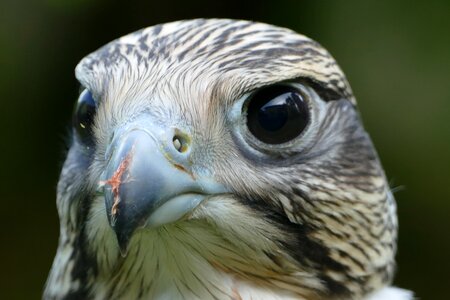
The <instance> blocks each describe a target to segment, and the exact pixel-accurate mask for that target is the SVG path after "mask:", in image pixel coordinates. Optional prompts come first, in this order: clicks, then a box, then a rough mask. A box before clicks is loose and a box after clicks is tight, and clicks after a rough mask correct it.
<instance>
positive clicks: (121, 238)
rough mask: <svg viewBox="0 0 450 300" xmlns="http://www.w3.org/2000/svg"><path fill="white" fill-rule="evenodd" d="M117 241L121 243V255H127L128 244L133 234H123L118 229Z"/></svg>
mask: <svg viewBox="0 0 450 300" xmlns="http://www.w3.org/2000/svg"><path fill="white" fill-rule="evenodd" d="M116 236H117V243H118V245H119V250H120V255H121V256H122V257H126V256H127V254H128V246H129V244H130V237H131V234H129V235H128V234H121V233H120V232H119V231H116Z"/></svg>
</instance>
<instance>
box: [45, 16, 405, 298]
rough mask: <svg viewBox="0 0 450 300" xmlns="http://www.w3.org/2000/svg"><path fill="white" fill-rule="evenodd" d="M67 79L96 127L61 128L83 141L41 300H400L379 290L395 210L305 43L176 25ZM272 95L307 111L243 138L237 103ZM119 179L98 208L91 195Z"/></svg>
mask: <svg viewBox="0 0 450 300" xmlns="http://www.w3.org/2000/svg"><path fill="white" fill-rule="evenodd" d="M76 77H77V79H78V80H79V81H80V83H81V84H82V85H83V87H85V89H86V90H87V91H89V94H86V93H84V94H82V96H80V100H79V107H80V106H81V105H82V104H83V103H91V102H92V101H95V111H94V112H93V113H90V114H86V113H84V112H85V111H84V110H80V109H79V110H78V112H77V115H76V116H77V117H79V115H78V114H81V116H82V117H83V118H84V119H82V120H83V121H84V120H88V121H86V124H87V125H88V126H86V124H84V123H82V124H81V125H82V128H81V129H80V128H77V122H75V125H74V137H73V143H72V145H71V148H70V151H69V153H68V156H67V159H66V162H65V164H64V168H63V170H62V173H61V178H60V182H59V185H58V200H57V204H58V211H59V215H60V221H61V236H60V243H59V246H58V253H57V255H56V257H55V261H54V264H53V267H52V270H51V273H50V275H49V278H48V281H47V285H46V289H45V294H44V298H46V299H63V298H64V299H74V298H76V299H78V298H83V299H86V298H92V299H244V300H245V299H392V300H394V299H410V294H409V293H408V292H405V291H402V290H399V289H395V288H389V287H388V286H389V285H390V283H391V282H392V278H393V275H394V269H395V262H394V255H395V252H396V239H397V217H396V206H395V201H394V198H393V196H392V193H391V191H390V189H389V186H388V184H387V182H386V178H385V175H384V172H383V169H382V167H381V165H380V162H379V160H378V157H377V154H376V152H375V149H374V147H373V145H372V143H371V141H370V138H369V136H368V134H367V133H366V132H365V130H364V128H363V126H362V124H361V122H360V118H359V114H358V111H357V109H356V102H355V99H354V97H353V95H352V91H351V89H350V86H349V85H348V83H347V81H346V78H345V76H344V74H343V73H342V71H341V70H340V68H339V67H338V65H337V64H336V62H335V60H334V59H333V58H332V57H331V56H330V54H329V53H328V52H327V51H326V50H325V49H324V48H322V47H321V46H320V45H319V44H318V43H316V42H314V41H312V40H310V39H309V38H307V37H305V36H302V35H299V34H297V33H295V32H293V31H290V30H288V29H283V28H279V27H275V26H271V25H266V24H261V23H252V22H247V21H234V20H223V19H213V20H203V19H198V20H192V21H181V22H174V23H168V24H163V25H157V26H153V27H149V28H146V29H143V30H140V31H138V32H135V33H132V34H130V35H127V36H125V37H122V38H120V39H118V40H115V41H113V42H111V43H109V44H108V45H106V46H104V47H103V48H101V49H99V50H97V51H96V52H94V53H92V54H90V55H88V56H87V57H86V58H84V59H83V60H82V61H81V62H80V64H79V65H78V66H77V68H76ZM273 86H275V87H278V89H281V90H283V91H284V90H285V89H288V91H289V92H286V93H288V94H289V95H290V96H289V97H291V98H289V99H290V100H289V101H294V100H295V99H297V98H295V97H300V98H301V102H298V101H300V100H298V99H300V98H298V99H297V100H295V101H297V102H296V105H297V106H298V105H301V104H302V105H303V104H304V105H305V107H306V110H307V115H306V116H305V118H306V120H307V122H305V124H306V127H305V128H304V129H302V130H298V132H299V133H298V135H297V136H295V137H293V138H290V139H289V140H288V141H284V140H283V142H282V143H266V142H263V141H262V140H261V139H259V138H258V137H257V135H255V134H254V132H253V131H252V130H253V129H249V127H248V122H249V121H248V118H249V117H250V115H251V114H252V112H251V111H250V106H249V103H251V101H253V100H252V99H253V98H252V97H256V96H254V95H256V94H257V93H262V94H263V95H264V93H265V91H269V89H270V88H271V87H273ZM280 87H281V88H280ZM261 91H262V92H261ZM270 91H271V92H273V91H277V90H276V89H275V90H273V89H272V90H270ZM286 93H284V92H283V94H282V95H288V94H286ZM86 95H88V96H86ZM86 97H92V99H91V98H86ZM292 97H294V98H295V99H294V98H292ZM280 99H281V98H280ZM292 99H294V100H292ZM83 101H87V102H83ZM89 101H91V102H89ZM255 101H256V100H255ZM80 103H81V104H80ZM305 103H306V104H305ZM91 104H92V103H91ZM92 107H93V106H92ZM283 108H284V106H283ZM92 109H93V108H92ZM83 113H84V114H83ZM290 113H291V112H290ZM259 116H260V117H261V115H259ZM272 117H273V116H272ZM258 120H261V118H260V119H258ZM276 120H277V119H275V121H276ZM283 120H284V119H283ZM261 122H262V121H261ZM78 123H80V122H78ZM299 124H300V123H299ZM263 125H264V124H263ZM270 126H274V125H273V124H272V125H270ZM283 126H285V125H283ZM298 126H300V125H298ZM86 127H87V128H86ZM283 128H284V127H283ZM277 130H278V129H277ZM283 130H284V129H283ZM293 130H296V129H295V128H294V129H293ZM279 131H280V132H282V130H279ZM275 132H278V131H275ZM271 138H272V139H275V140H276V139H277V135H276V134H274V137H271ZM172 143H173V145H175V148H173V145H172ZM135 144H136V145H137V146H136V151H135V150H132V151H130V150H129V148H130V145H132V149H135V148H134V147H135ZM174 149H175V150H174ZM181 149H183V151H181ZM129 160H130V161H129ZM125 162H127V164H126V167H124V169H120V166H124V163H125ZM148 166H151V167H148ZM174 166H176V167H174ZM118 171H120V174H122V173H123V176H127V177H120V178H118V181H117V182H118V186H117V187H116V190H115V191H116V192H117V193H113V192H114V191H111V189H110V188H108V185H105V184H104V183H105V182H107V180H108V179H110V178H112V175H114V174H118ZM121 176H122V175H121ZM124 178H127V179H129V180H123V179H124ZM147 178H150V179H147ZM105 186H106V187H105ZM119 187H120V190H121V192H120V193H119ZM136 189H137V190H136ZM141 191H146V192H145V193H144V192H142V193H141ZM149 191H150V192H149ZM153 191H155V192H153ZM174 191H181V192H174ZM111 195H113V196H114V197H113V198H114V201H113V203H112V201H111V199H112V198H111V197H112V196H111ZM130 195H131V196H130ZM154 195H156V196H154ZM158 195H161V196H158ZM141 196H142V197H141ZM117 197H121V198H120V199H119V198H117ZM152 197H153V198H152ZM154 197H156V198H154ZM150 198H151V200H149V199H150ZM119 200H120V201H119ZM155 203H156V204H155ZM186 203H189V207H188V208H185V205H186ZM180 207H181V208H180ZM111 208H112V209H114V211H115V213H114V214H113V215H111ZM180 209H181V212H183V213H179V211H180ZM116 214H117V218H116ZM370 297H372V298H370Z"/></svg>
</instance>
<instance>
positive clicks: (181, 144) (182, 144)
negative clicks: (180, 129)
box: [172, 134, 189, 153]
mask: <svg viewBox="0 0 450 300" xmlns="http://www.w3.org/2000/svg"><path fill="white" fill-rule="evenodd" d="M172 143H173V147H174V148H175V149H176V150H177V151H178V152H180V153H183V152H186V150H187V149H188V146H189V145H188V141H187V139H186V138H185V137H184V136H182V135H179V134H175V136H174V137H173V139H172Z"/></svg>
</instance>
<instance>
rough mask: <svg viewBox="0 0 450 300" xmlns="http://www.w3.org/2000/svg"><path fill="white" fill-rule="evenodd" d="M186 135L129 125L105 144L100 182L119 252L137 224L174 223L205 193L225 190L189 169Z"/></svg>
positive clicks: (199, 200)
mask: <svg viewBox="0 0 450 300" xmlns="http://www.w3.org/2000/svg"><path fill="white" fill-rule="evenodd" d="M187 140H188V139H184V138H176V137H175V138H174V134H173V130H164V129H160V130H154V132H150V131H148V130H146V129H139V128H138V129H135V128H133V129H131V130H127V131H125V132H124V133H122V134H120V133H119V134H117V136H116V138H114V140H113V141H112V143H111V145H110V146H109V148H108V151H107V154H106V155H107V158H109V161H108V164H107V166H106V169H105V172H104V173H103V180H102V181H101V182H100V183H101V186H103V189H104V196H105V207H106V213H107V216H108V221H109V223H110V225H111V227H112V229H113V230H114V232H115V233H116V236H117V240H118V243H119V247H120V251H121V253H122V255H126V253H127V249H128V244H129V241H130V239H131V237H132V235H133V233H134V231H135V230H136V229H137V228H141V227H145V226H149V227H157V226H161V225H164V224H168V223H172V222H175V221H177V220H179V219H180V218H182V217H183V216H184V215H186V214H188V213H189V212H190V211H192V210H193V209H194V208H195V207H196V206H197V205H198V204H200V203H201V202H202V200H204V199H205V198H206V197H208V196H210V195H212V194H219V193H223V192H225V188H224V187H223V186H222V185H221V184H219V183H217V182H215V181H214V180H212V179H211V178H210V177H201V176H196V175H194V174H193V173H192V171H191V166H190V165H189V163H190V160H189V155H190V145H189V144H188V143H187V142H186V141H187ZM181 142H184V143H185V144H184V145H181ZM183 147H184V148H183Z"/></svg>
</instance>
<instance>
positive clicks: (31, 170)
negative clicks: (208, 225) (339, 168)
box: [0, 0, 450, 299]
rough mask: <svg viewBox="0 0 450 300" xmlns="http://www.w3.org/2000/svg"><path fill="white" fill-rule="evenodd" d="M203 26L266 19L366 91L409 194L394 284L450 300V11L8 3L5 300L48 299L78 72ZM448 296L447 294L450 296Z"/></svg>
mask: <svg viewBox="0 0 450 300" xmlns="http://www.w3.org/2000/svg"><path fill="white" fill-rule="evenodd" d="M194 17H231V18H243V19H251V20H258V21H263V22H267V23H272V24H276V25H280V26H285V27H289V28H292V29H294V30H296V31H298V32H301V33H304V34H306V35H308V36H310V37H312V38H314V39H315V40H317V41H319V42H320V43H321V44H323V45H324V46H325V47H326V48H328V50H330V52H331V53H332V54H333V55H334V56H335V57H336V59H337V60H338V62H339V63H340V65H341V67H342V68H343V69H344V71H345V72H346V74H347V77H348V79H349V81H350V83H351V85H352V87H353V89H354V92H355V94H356V97H357V99H358V101H359V106H360V110H361V112H362V115H363V119H364V122H365V126H366V128H367V129H368V131H369V132H370V134H371V136H372V138H373V140H374V142H375V145H376V147H377V149H378V151H379V154H380V156H381V159H382V161H383V163H384V166H385V169H386V172H387V175H388V177H389V179H390V181H391V185H392V186H393V187H396V190H398V191H397V192H396V193H395V196H396V198H397V201H398V210H399V217H400V240H399V252H398V263H399V267H398V273H397V277H396V282H395V283H396V284H397V285H398V286H401V287H404V288H408V289H412V290H414V291H416V294H417V295H418V296H419V297H420V298H422V299H449V298H448V294H449V292H448V288H449V286H450V275H449V270H450V258H449V254H450V239H449V233H448V231H449V229H450V221H449V217H450V198H449V196H450V172H449V167H450V122H449V120H450V119H449V116H450V82H449V78H450V76H449V75H450V1H445V0H443V1H422V2H419V1H416V2H414V1H406V0H404V1H403V0H399V1H389V0H383V1H360V0H339V1H317V0H316V1H282V0H276V1H265V2H262V1H261V2H260V3H259V2H254V3H252V2H245V3H243V2H242V1H240V2H237V1H222V2H218V1H215V2H214V1H194V0H191V1H189V0H184V1H171V0H160V1H149V0H147V1H137V0H130V1H127V2H126V3H125V1H123V2H122V1H107V0H91V1H89V0H70V1H62V0H61V1H58V0H47V1H33V0H29V1H20V0H19V1H18V0H1V2H0V107H1V108H0V114H1V115H0V137H1V140H0V149H1V150H0V151H1V155H0V157H1V169H0V170H1V173H0V174H1V180H0V185H1V188H0V195H1V206H0V213H1V218H0V222H1V223H0V225H1V226H0V231H1V232H0V233H1V235H0V236H1V244H0V259H1V268H0V270H1V274H0V298H1V299H37V298H39V297H40V295H41V291H42V287H43V284H44V282H45V279H46V276H47V273H48V270H49V268H50V265H51V262H52V258H53V256H54V254H55V250H56V245H57V238H58V230H59V229H58V228H59V227H58V226H59V225H58V218H57V213H56V208H55V186H56V182H57V178H58V173H59V170H60V166H61V164H62V160H63V157H64V154H63V153H64V147H65V146H64V145H65V142H64V137H65V136H66V133H67V132H68V128H69V127H68V126H69V122H70V118H71V112H72V107H73V103H74V101H75V99H76V97H77V93H78V84H77V82H76V81H75V79H74V76H73V69H74V66H75V65H76V63H77V62H78V61H79V60H80V59H81V58H82V57H83V56H84V55H86V54H87V53H89V52H91V51H93V50H95V49H97V48H98V47H100V46H102V45H103V44H105V43H106V42H108V41H110V40H112V39H114V38H117V37H119V36H121V35H123V34H126V33H129V32H131V31H134V30H137V29H140V28H142V27H146V26H149V25H153V24H157V23H162V22H167V21H172V20H177V19H187V18H194ZM445 295H447V296H445Z"/></svg>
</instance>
